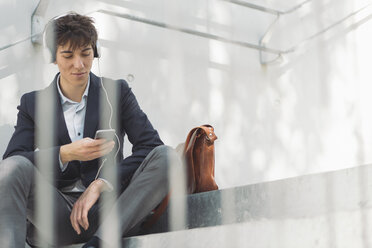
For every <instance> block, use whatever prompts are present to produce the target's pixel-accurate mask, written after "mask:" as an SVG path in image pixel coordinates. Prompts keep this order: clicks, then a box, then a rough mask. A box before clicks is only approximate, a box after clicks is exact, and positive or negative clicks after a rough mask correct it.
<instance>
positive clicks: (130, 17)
mask: <svg viewBox="0 0 372 248" xmlns="http://www.w3.org/2000/svg"><path fill="white" fill-rule="evenodd" d="M97 12H99V13H103V14H107V15H111V16H116V17H120V18H125V19H128V20H131V21H136V22H141V23H146V24H149V25H152V26H156V27H161V28H166V29H170V30H174V31H179V32H181V33H186V34H192V35H195V36H199V37H203V38H208V39H212V40H218V41H222V42H226V43H231V44H235V45H240V46H243V47H247V48H252V49H256V50H262V51H265V52H268V53H274V54H279V53H281V52H282V51H281V50H278V49H273V48H267V47H262V46H259V45H256V44H253V43H249V42H244V41H238V40H232V39H228V38H225V37H222V36H218V35H214V34H209V33H205V32H200V31H196V30H192V29H187V28H181V27H177V26H174V25H170V24H166V23H162V22H158V21H154V20H149V19H146V18H142V17H138V16H134V15H129V14H125V13H118V12H114V11H110V10H104V9H100V10H97Z"/></svg>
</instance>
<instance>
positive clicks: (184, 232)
mask: <svg viewBox="0 0 372 248" xmlns="http://www.w3.org/2000/svg"><path fill="white" fill-rule="evenodd" d="M187 209H188V211H187V212H188V216H187V224H186V228H185V229H178V230H174V231H171V232H169V231H168V230H169V225H168V212H165V213H164V214H163V216H161V218H160V219H159V220H158V222H157V223H156V224H155V225H154V226H153V227H152V228H151V229H150V230H148V231H147V233H146V235H140V236H133V237H128V238H125V239H124V240H123V244H124V245H125V247H126V248H127V247H128V248H145V247H151V248H166V247H169V248H173V247H190V248H191V247H192V248H197V247H207V248H210V247H213V248H219V247H221V248H222V247H223V248H225V247H228V248H230V247H273V248H278V247H285V248H287V247H301V248H304V247H309V248H310V247H311V248H313V247H324V248H326V247H327V248H328V247H353V248H359V247H360V248H362V247H363V248H365V247H372V237H371V235H370V234H371V230H372V211H371V210H372V165H366V166H360V167H355V168H351V169H344V170H340V171H333V172H327V173H321V174H313V175H306V176H301V177H297V178H289V179H284V180H279V181H273V182H266V183H259V184H253V185H247V186H242V187H236V188H230V189H223V190H218V191H212V192H206V193H200V194H194V195H190V196H188V198H187ZM75 247H76V248H77V247H81V245H74V246H70V248H75Z"/></svg>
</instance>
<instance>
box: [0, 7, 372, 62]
mask: <svg viewBox="0 0 372 248" xmlns="http://www.w3.org/2000/svg"><path fill="white" fill-rule="evenodd" d="M223 1H225V0H223ZM226 1H228V0H226ZM303 3H305V2H303ZM370 5H371V4H368V5H367V6H365V7H363V8H361V9H359V10H357V11H355V12H353V13H351V14H349V15H348V16H346V17H344V18H342V19H341V20H339V21H337V22H335V23H333V24H332V25H330V26H328V27H326V28H324V29H323V30H321V31H319V32H317V33H315V34H313V35H311V36H309V37H308V38H306V39H304V40H303V41H301V42H299V43H298V44H297V45H294V46H292V47H291V48H289V49H286V50H280V49H274V48H269V47H264V46H262V45H257V44H253V43H249V42H244V41H238V40H232V39H228V38H225V37H221V36H217V35H213V34H209V33H205V32H200V31H196V30H191V29H187V28H181V27H177V26H174V25H170V24H166V23H162V22H158V21H154V20H150V19H146V18H142V17H138V16H134V15H129V14H125V13H118V12H114V11H109V10H104V9H99V10H97V11H94V12H99V13H103V14H107V15H112V16H117V17H120V18H125V19H128V20H132V21H136V22H141V23H146V24H149V25H153V26H157V27H161V28H166V29H170V30H174V31H178V32H182V33H187V34H191V35H195V36H199V37H204V38H208V39H213V40H218V41H221V42H226V43H230V44H235V45H239V46H243V47H246V48H251V49H255V50H258V51H262V52H267V53H271V54H276V55H283V54H288V53H291V52H294V51H295V50H296V49H297V48H298V47H299V46H302V45H303V44H304V43H307V42H309V41H310V40H312V39H314V38H315V37H317V36H319V35H322V34H323V33H325V32H327V31H329V30H330V29H331V28H333V27H335V26H337V25H339V24H341V23H343V22H344V21H346V20H347V19H349V18H351V17H353V16H354V15H356V14H357V13H359V12H361V11H362V10H364V9H366V8H367V7H369V6H370ZM91 13H93V12H91ZM371 15H372V14H371ZM367 19H368V20H369V19H370V18H367ZM363 23H365V22H363ZM363 23H361V24H363ZM270 27H272V25H270ZM267 33H268V32H266V33H265V34H267ZM40 34H41V33H37V34H33V35H31V36H29V37H27V38H25V39H22V40H19V41H17V42H14V43H11V44H9V45H6V46H3V47H1V48H0V51H2V50H4V49H6V48H9V47H11V46H14V45H17V44H19V43H21V42H24V41H26V40H29V39H31V38H33V37H36V36H39V35H40ZM263 37H265V35H264V36H263ZM261 40H262V39H261ZM260 43H261V42H260Z"/></svg>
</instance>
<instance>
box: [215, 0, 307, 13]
mask: <svg viewBox="0 0 372 248" xmlns="http://www.w3.org/2000/svg"><path fill="white" fill-rule="evenodd" d="M221 1H225V2H229V3H233V4H237V5H240V6H243V7H247V8H250V9H255V10H259V11H262V12H265V13H269V14H273V15H285V14H289V13H292V12H294V11H296V10H297V9H299V8H301V7H302V6H303V5H304V4H306V3H308V2H311V1H312V0H305V1H303V2H302V3H299V4H297V5H296V6H294V7H292V8H290V9H288V10H285V11H281V10H276V9H271V8H267V7H264V6H261V5H257V4H254V3H249V2H245V1H241V0H221Z"/></svg>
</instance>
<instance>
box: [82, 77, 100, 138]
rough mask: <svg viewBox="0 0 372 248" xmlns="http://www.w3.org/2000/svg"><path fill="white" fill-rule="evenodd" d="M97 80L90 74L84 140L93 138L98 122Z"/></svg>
mask: <svg viewBox="0 0 372 248" xmlns="http://www.w3.org/2000/svg"><path fill="white" fill-rule="evenodd" d="M99 80H100V79H99V78H98V77H96V76H94V74H93V73H90V86H89V91H88V101H87V110H86V112H85V123H84V138H85V137H90V138H94V134H95V132H96V130H97V128H98V121H99V88H100V86H99Z"/></svg>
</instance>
